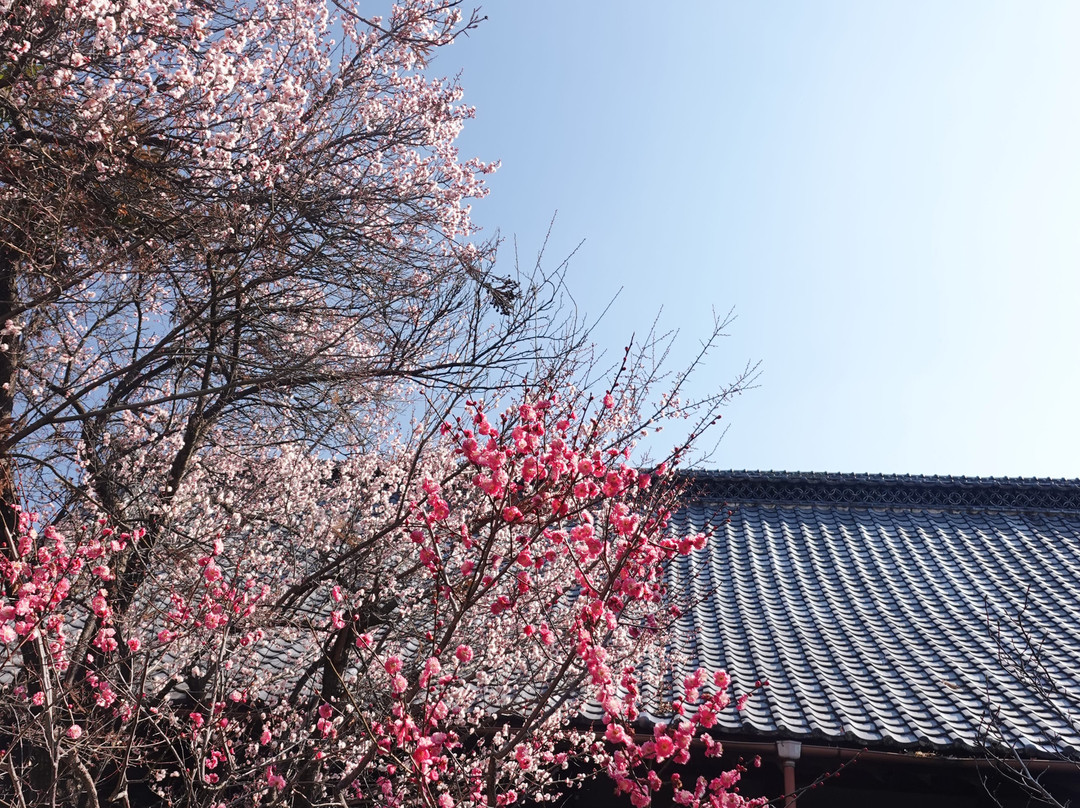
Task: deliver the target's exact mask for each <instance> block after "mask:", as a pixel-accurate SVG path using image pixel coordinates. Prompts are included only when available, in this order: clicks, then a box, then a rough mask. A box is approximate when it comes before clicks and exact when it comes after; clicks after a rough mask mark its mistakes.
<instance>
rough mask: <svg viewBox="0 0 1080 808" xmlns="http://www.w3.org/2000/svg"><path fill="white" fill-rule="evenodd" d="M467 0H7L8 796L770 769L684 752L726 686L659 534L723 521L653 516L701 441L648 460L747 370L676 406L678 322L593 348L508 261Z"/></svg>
mask: <svg viewBox="0 0 1080 808" xmlns="http://www.w3.org/2000/svg"><path fill="white" fill-rule="evenodd" d="M476 22H477V19H476V17H475V16H472V17H466V16H463V15H462V14H461V12H460V10H459V9H458V4H457V3H455V2H440V0H405V2H402V3H400V4H399V5H398V6H395V7H394V8H393V9H392V10H391V12H390V13H389V14H388V15H387V16H386V17H385V18H378V17H371V16H366V15H365V13H364V10H363V9H362V8H361V7H360V5H359V4H354V3H351V2H347V1H346V0H335V2H334V3H333V4H332V5H327V4H325V3H323V2H316V0H290V2H288V3H278V2H275V0H251V1H249V0H244V1H243V2H239V1H237V2H213V0H207V1H206V2H203V1H202V0H200V1H199V2H190V3H189V2H182V1H181V0H162V2H142V1H141V0H139V1H138V2H137V1H136V0H115V1H110V0H0V322H2V323H3V324H4V325H3V331H2V335H0V385H2V386H0V418H2V419H3V420H2V424H3V429H2V430H0V472H2V476H0V507H2V508H3V509H4V510H3V517H4V518H3V522H4V527H5V530H4V531H3V536H2V539H3V545H4V546H3V551H2V553H0V580H2V581H3V587H4V589H3V593H2V602H0V793H2V794H8V795H11V801H12V803H13V804H17V805H20V806H32V805H45V804H48V805H55V804H57V803H61V802H62V803H65V804H67V803H70V804H83V805H88V806H102V805H125V806H133V805H143V804H151V803H152V802H159V801H164V802H165V803H167V804H176V805H191V806H203V805H205V806H221V805H252V804H268V805H269V804H275V805H276V804H289V805H297V806H315V805H330V804H334V805H341V804H346V805H367V804H371V805H376V804H377V805H384V804H385V805H403V806H404V805H410V806H411V805H417V806H439V808H450V806H452V805H487V806H497V805H510V804H515V803H519V802H521V801H522V800H525V799H528V800H530V801H538V800H543V799H546V798H553V797H554V796H555V795H557V794H558V793H559V792H560V791H561V790H563V789H565V788H566V787H568V786H571V785H573V784H575V783H576V782H578V781H579V780H580V779H581V778H583V777H586V776H588V775H589V774H591V773H592V772H594V771H596V770H606V771H607V772H608V774H609V775H610V776H611V778H612V779H613V780H614V783H615V787H616V788H617V790H618V791H620V792H622V793H625V794H627V795H629V799H630V800H631V801H632V802H633V803H634V804H635V805H646V804H649V802H650V800H651V799H652V796H653V795H654V794H655V793H657V792H658V791H660V790H661V789H669V790H670V792H669V796H671V797H672V798H673V799H674V800H675V801H676V802H678V803H679V804H684V805H692V806H696V805H705V804H710V805H739V804H742V800H741V799H740V798H739V797H738V796H737V794H735V793H734V792H733V791H732V789H733V787H734V784H735V782H736V781H737V780H738V771H737V770H736V771H732V772H728V773H726V774H723V775H721V776H718V777H715V778H711V779H709V778H702V779H699V780H696V781H695V782H693V783H690V782H686V783H683V782H682V780H681V779H680V778H679V776H678V774H675V775H672V776H670V777H664V778H661V777H660V775H659V774H658V773H657V770H658V769H659V768H660V767H662V766H664V765H666V764H674V765H676V766H677V765H679V764H682V763H684V762H686V760H687V759H688V755H689V747H690V743H691V740H692V739H693V738H694V737H695V734H696V733H698V731H699V730H701V729H707V728H709V727H710V726H711V725H712V723H713V722H714V721H715V716H716V713H717V711H719V710H721V709H724V708H725V707H726V705H727V699H728V695H727V682H726V680H725V679H724V678H723V677H716V678H715V679H706V678H705V677H704V676H703V675H702V674H701V673H699V672H695V671H684V672H681V673H680V681H681V686H680V687H677V688H675V689H674V690H672V689H671V688H670V687H668V686H667V685H666V684H665V679H664V675H665V674H666V673H668V672H669V670H668V668H667V667H666V666H665V665H663V664H661V663H660V660H661V659H662V658H663V653H662V650H663V626H664V622H665V620H666V619H668V618H669V616H670V610H671V608H672V604H671V603H669V602H668V597H667V593H666V591H665V588H664V581H663V569H664V564H665V562H666V561H668V560H669V559H671V558H672V557H674V556H675V555H676V554H680V553H681V554H685V553H691V552H694V551H695V548H697V547H699V546H700V544H701V543H702V542H703V541H704V540H705V539H704V537H699V538H698V539H696V540H689V541H684V542H674V541H673V540H672V539H670V538H668V537H667V534H666V533H665V524H666V521H667V519H668V517H669V515H670V513H671V511H672V509H673V508H674V507H675V503H676V497H677V494H678V489H677V485H675V484H674V483H673V481H672V477H671V475H670V473H669V470H670V468H671V467H672V465H673V464H675V463H677V462H678V460H679V459H680V457H681V453H682V452H683V451H685V449H686V447H683V448H682V449H680V450H679V451H677V452H676V453H675V454H674V455H673V456H672V457H671V458H669V459H668V462H667V463H663V464H660V465H659V466H655V467H654V466H653V465H648V466H645V465H643V464H642V463H641V462H639V461H637V460H636V459H635V458H634V457H633V454H632V453H633V449H634V445H635V440H637V438H638V437H639V435H640V433H641V431H642V430H643V429H645V428H648V427H649V426H650V425H652V424H654V423H656V422H659V421H663V420H664V419H666V418H671V417H682V416H683V415H686V414H688V413H689V412H695V413H696V414H697V417H699V419H700V421H701V423H702V424H703V425H707V424H708V423H710V422H711V421H713V420H714V418H715V416H716V407H717V406H718V404H719V403H720V402H721V401H722V400H723V398H724V395H723V394H721V395H718V396H717V397H715V398H711V399H709V400H707V401H705V402H702V403H701V405H700V406H699V407H698V408H697V409H693V408H691V409H690V410H687V409H686V408H680V407H679V404H678V398H677V393H678V391H679V386H680V384H681V381H682V378H683V377H682V376H677V377H675V378H674V380H673V381H672V384H671V389H670V390H669V391H668V393H669V395H667V396H666V397H662V398H661V399H659V403H657V404H655V405H653V404H651V402H653V401H654V398H653V396H655V395H656V393H657V385H658V383H659V382H660V381H661V379H660V378H659V377H658V376H657V375H656V373H655V371H654V369H653V368H652V367H651V366H650V365H649V364H648V362H646V361H645V357H647V356H648V355H649V353H650V351H651V350H652V349H653V348H655V345H654V344H652V343H651V342H649V341H646V346H645V348H646V350H643V351H642V352H640V354H635V355H630V354H629V353H628V354H627V358H626V361H625V362H624V363H623V365H622V367H621V368H620V369H618V370H615V371H614V372H613V373H612V374H609V376H607V377H605V378H606V381H602V380H601V381H599V382H598V381H597V380H596V379H595V378H593V373H594V371H593V370H592V366H591V358H590V356H589V355H588V353H587V351H585V349H584V348H583V344H584V342H585V341H586V338H587V332H583V331H582V330H581V329H579V328H577V327H575V325H574V324H573V322H569V323H568V322H567V321H566V320H564V319H561V315H560V313H559V309H558V284H559V276H558V275H556V276H555V277H553V278H550V277H548V278H546V277H544V276H542V275H539V274H537V275H534V276H532V277H529V278H526V279H524V280H523V281H521V280H519V281H511V280H509V279H506V278H500V277H498V276H496V275H495V274H494V273H493V269H492V265H491V259H492V257H493V246H492V245H490V244H483V243H476V242H475V241H474V236H475V232H474V228H473V226H472V225H471V223H470V221H469V215H468V206H467V200H468V199H469V198H474V197H477V196H480V195H482V194H483V193H484V186H483V182H482V177H483V175H484V174H485V173H486V172H488V171H490V170H491V168H492V166H491V165H490V164H485V163H481V162H478V161H475V160H463V159H461V158H460V157H459V155H458V154H457V152H456V150H455V148H454V145H453V143H454V139H455V137H456V135H457V133H458V131H459V130H460V127H461V125H462V123H463V121H464V120H465V119H467V118H468V117H469V116H470V115H471V110H470V109H469V108H467V107H464V106H462V105H461V104H460V103H459V100H460V90H459V88H458V87H457V85H456V84H455V83H454V82H448V81H445V80H438V79H433V78H431V77H430V76H429V75H428V71H427V68H428V65H429V61H430V59H431V57H432V56H433V54H434V53H435V52H436V51H437V50H438V49H439V48H441V47H443V46H445V45H448V44H450V43H451V42H452V41H453V40H454V39H455V38H456V37H457V36H459V35H460V34H461V33H462V32H464V31H468V30H469V29H471V28H472V27H473V26H474V25H475V24H476ZM718 332H719V327H718V329H717V333H718ZM714 337H715V335H714ZM598 378H599V377H598ZM739 383H740V382H739V381H737V382H736V384H735V385H734V388H737V387H738V385H739ZM597 384H600V386H601V387H602V388H603V392H602V393H601V394H600V396H599V398H598V399H594V398H593V397H591V395H590V393H589V390H590V389H593V388H594V387H596V385H597ZM500 391H501V393H500ZM728 392H730V391H728ZM403 407H407V408H411V412H412V413H413V415H414V418H413V421H412V425H411V426H409V427H403V426H402V425H403V424H404V423H406V422H407V420H408V419H407V418H406V416H405V412H406V410H405V409H403ZM496 413H497V415H496ZM639 467H640V468H639ZM644 468H647V469H649V470H647V471H643V470H642V469H644ZM646 658H648V659H653V660H656V663H655V664H652V665H648V666H644V665H642V663H641V660H642V659H646ZM645 707H649V709H650V710H651V714H656V715H660V714H663V715H666V716H668V718H667V719H665V720H664V721H662V722H660V723H656V724H655V725H654V726H653V729H652V731H651V734H650V735H649V737H647V738H646V737H643V736H642V735H641V734H640V732H639V730H640V725H639V723H638V719H639V718H640V717H641V711H642V710H643V709H644V708H645ZM587 717H591V718H592V719H594V720H593V721H591V722H590V721H586V720H585V719H586V718H587ZM706 743H707V747H708V750H709V752H708V753H709V754H715V753H717V752H718V746H717V745H716V744H715V743H714V742H713V741H711V740H708V739H707V740H706ZM5 799H7V798H6V797H5Z"/></svg>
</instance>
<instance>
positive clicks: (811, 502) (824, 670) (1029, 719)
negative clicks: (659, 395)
mask: <svg viewBox="0 0 1080 808" xmlns="http://www.w3.org/2000/svg"><path fill="white" fill-rule="evenodd" d="M691 480H692V484H693V491H694V496H693V499H692V500H691V501H690V504H688V505H687V506H686V508H685V509H684V510H682V511H681V512H680V513H679V514H677V516H676V517H675V519H674V522H673V528H674V530H675V532H676V533H678V534H680V535H682V534H691V535H693V534H696V533H699V532H702V531H706V532H708V531H712V532H713V536H712V538H711V540H710V541H709V543H708V545H707V547H706V548H705V549H704V550H701V551H698V552H695V553H694V554H693V555H691V556H689V557H685V558H682V559H680V560H679V562H678V563H677V564H675V565H674V566H673V567H672V568H671V570H670V582H671V585H672V591H673V593H674V594H675V596H676V598H678V599H681V600H682V602H683V604H684V606H685V608H686V612H685V614H684V616H683V617H682V618H681V619H680V620H679V621H678V624H677V626H676V630H675V632H674V636H673V638H672V639H673V643H674V646H675V648H676V650H678V651H680V652H682V653H684V654H685V655H686V658H687V659H686V664H687V667H688V668H693V667H696V666H698V665H700V666H702V667H705V668H708V669H710V670H719V669H726V670H728V672H729V673H730V674H731V675H732V678H733V681H734V690H735V691H736V692H744V691H746V690H748V689H750V688H752V687H753V684H754V682H755V680H758V679H767V680H768V681H769V685H768V687H766V688H765V689H764V690H763V691H762V692H761V693H760V694H758V695H755V696H754V697H753V698H752V699H751V700H750V701H749V703H748V704H747V707H746V709H745V710H744V711H743V712H742V713H737V712H736V711H734V710H731V711H725V715H724V716H723V719H722V722H723V723H722V727H721V729H722V731H724V732H726V733H734V734H738V735H764V736H768V737H786V738H794V739H801V740H804V741H814V740H816V741H818V742H825V743H840V744H857V745H859V746H863V745H866V746H871V747H877V748H909V749H918V748H922V749H936V750H938V751H953V752H963V751H968V752H970V751H971V750H974V749H977V748H978V747H979V746H980V743H981V740H982V738H983V737H984V733H985V730H986V728H987V725H988V724H987V722H988V721H990V719H991V716H992V715H993V716H996V718H994V720H993V723H994V725H995V726H996V727H997V728H998V730H999V731H1000V733H1001V737H1003V738H1004V740H1005V742H1006V743H1007V744H1008V745H1010V746H1012V747H1015V748H1017V749H1020V750H1022V752H1023V753H1025V754H1028V755H1033V756H1039V757H1048V756H1057V755H1061V754H1065V755H1069V756H1074V757H1080V732H1078V731H1080V481H1061V480H1027V479H1025V480H1012V479H1010V480H987V479H970V478H957V477H898V476H878V475H839V474H786V473H776V472H764V473H763V472H699V473H694V474H692V475H691ZM1021 631H1023V632H1026V633H1027V634H1028V635H1029V636H1030V638H1031V639H1033V641H1034V642H1035V643H1036V644H1037V645H1038V648H1039V653H1038V661H1039V662H1040V664H1041V665H1042V666H1043V667H1044V670H1045V674H1046V677H1045V678H1044V679H1043V680H1042V682H1041V684H1040V683H1039V682H1033V681H1022V679H1025V678H1027V677H1018V676H1017V675H1015V674H1014V671H1012V670H1011V669H1010V667H1009V666H1008V665H1005V664H1003V663H1002V658H1001V647H1002V645H1004V646H1015V645H1016V644H1018V643H1020V642H1021V641H1022V639H1021V633H1020V632H1021ZM1051 683H1052V685H1053V686H1054V687H1056V688H1057V691H1056V692H1055V693H1054V694H1053V695H1048V694H1047V693H1045V692H1039V691H1040V688H1041V687H1045V686H1046V685H1048V684H1051ZM1070 719H1071V720H1070Z"/></svg>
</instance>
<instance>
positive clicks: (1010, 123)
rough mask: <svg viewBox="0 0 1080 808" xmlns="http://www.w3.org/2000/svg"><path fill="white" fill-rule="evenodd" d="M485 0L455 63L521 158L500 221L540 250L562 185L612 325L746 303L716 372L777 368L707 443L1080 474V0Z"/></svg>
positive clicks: (845, 462)
mask: <svg viewBox="0 0 1080 808" xmlns="http://www.w3.org/2000/svg"><path fill="white" fill-rule="evenodd" d="M483 13H485V14H486V15H487V16H488V18H489V19H488V21H487V22H486V23H484V24H483V25H482V26H481V28H480V29H479V30H478V31H476V32H475V33H474V34H473V35H472V36H471V37H469V38H468V39H467V40H464V41H463V42H461V43H460V44H458V45H455V46H454V47H453V48H452V49H450V50H449V51H447V52H446V53H445V54H443V55H442V56H440V59H439V61H438V63H437V65H436V68H437V70H438V71H439V72H455V71H456V70H457V69H459V68H460V69H462V71H463V72H462V83H463V85H464V87H465V91H466V101H467V102H468V103H471V104H474V105H475V106H476V107H477V118H476V120H475V121H472V122H470V124H469V126H468V127H467V131H466V133H465V134H464V135H463V137H462V140H461V146H462V150H463V152H464V153H465V154H466V155H467V156H472V155H476V156H480V157H483V158H485V159H492V158H499V159H501V160H502V161H503V166H502V168H501V170H500V171H499V172H498V174H496V175H495V176H494V177H492V179H491V188H492V193H491V196H490V197H489V199H487V200H484V201H483V202H481V203H479V204H478V205H476V206H475V213H476V219H477V221H478V222H479V223H480V224H481V225H483V226H484V228H485V229H486V230H487V231H489V232H490V231H493V230H495V229H500V230H501V231H502V233H503V235H504V236H508V237H511V236H516V238H517V241H518V245H519V248H520V251H521V253H522V256H523V258H524V260H526V261H528V260H529V259H530V257H531V256H533V255H534V254H535V251H536V249H537V247H538V246H539V244H540V242H541V240H542V237H543V234H544V231H545V230H546V228H547V224H548V221H549V219H550V218H551V216H552V215H553V214H554V212H555V211H556V210H557V211H558V219H557V222H556V227H555V233H554V237H553V240H552V243H551V246H550V248H549V250H550V255H551V256H552V257H553V258H561V257H562V256H563V255H564V254H566V253H567V252H569V251H570V250H571V249H572V248H573V247H574V246H575V245H576V244H577V242H578V241H580V240H582V239H584V240H585V244H584V246H583V248H582V250H581V251H580V252H579V253H578V255H577V256H576V257H575V258H574V260H573V262H572V264H571V271H570V283H571V288H572V290H573V292H574V294H575V297H576V299H577V300H578V302H579V304H580V305H581V307H583V308H584V309H586V310H587V311H589V312H594V313H598V312H599V311H600V310H601V309H602V308H603V307H604V305H605V303H606V302H607V300H608V299H609V298H610V297H611V296H612V295H613V294H614V293H615V292H616V291H618V290H619V289H620V288H621V289H622V290H623V291H622V294H621V295H620V297H619V300H618V302H617V304H616V306H615V307H614V309H613V311H612V312H611V313H610V314H609V315H608V319H607V320H606V322H605V325H604V327H603V328H602V329H601V331H600V333H599V339H600V340H601V341H602V342H603V343H605V344H606V345H608V346H609V347H610V348H611V349H612V350H613V351H618V350H619V349H620V347H621V346H622V344H623V342H624V341H625V339H626V337H627V336H628V335H629V334H630V333H631V332H632V331H635V330H636V331H639V332H640V331H641V330H643V329H645V328H647V327H648V325H649V323H650V322H651V320H652V318H653V316H654V315H655V313H656V311H657V310H658V309H659V308H661V307H662V308H663V310H664V314H663V322H664V323H665V324H667V325H669V326H673V327H679V328H680V329H681V339H680V343H679V344H680V346H681V348H682V351H683V354H684V356H685V357H686V358H688V357H689V356H690V354H691V353H692V352H693V351H694V350H695V348H696V345H697V339H698V338H700V336H702V335H703V334H704V333H706V332H707V330H708V327H709V324H710V323H711V312H712V310H713V309H714V308H715V309H716V310H718V311H720V312H721V313H723V312H726V311H727V310H728V309H729V308H731V307H734V309H735V312H736V314H737V316H738V320H737V321H736V323H735V324H734V326H733V327H732V329H731V336H730V338H728V339H727V340H726V341H725V343H724V344H723V346H722V352H721V353H720V354H718V355H717V357H716V359H715V360H714V361H713V362H712V364H711V365H710V368H709V375H708V378H702V379H701V380H700V381H701V383H702V385H703V387H702V388H699V390H703V389H704V388H705V387H707V386H708V385H709V384H719V383H721V382H723V381H724V380H725V379H728V378H730V377H731V376H732V375H733V374H734V373H735V372H736V371H737V370H738V369H739V368H741V367H742V366H743V365H744V364H745V363H746V362H747V360H761V362H762V370H763V373H762V376H761V379H760V386H759V387H758V389H756V390H753V391H751V392H749V393H747V394H745V395H744V396H742V397H741V398H739V399H738V400H736V401H735V402H734V403H733V404H732V405H731V406H730V407H729V408H728V410H727V412H726V414H725V421H727V422H729V423H728V427H729V430H728V433H727V435H726V437H725V439H724V441H723V442H722V444H721V446H720V449H719V452H718V454H717V455H716V456H715V457H714V459H713V461H712V463H711V464H712V465H714V466H716V467H721V468H749V469H778V470H779V469H783V470H790V471H794V470H800V471H845V472H886V473H891V472H895V473H912V474H965V475H981V476H1039V477H1048V476H1049V477H1080V413H1078V406H1077V403H1078V394H1080V384H1078V364H1080V363H1078V361H1077V358H1076V357H1077V350H1078V348H1080V316H1078V312H1077V308H1078V304H1080V272H1078V270H1080V46H1078V43H1080V3H1077V2H1075V0H1065V1H1064V2H1050V0H1039V2H1020V1H1019V0H1017V2H994V1H993V0H978V1H977V2H960V1H959V0H950V1H949V2H939V0H932V1H930V0H928V1H926V2H919V1H918V0H915V1H913V0H901V1H898V2H886V0H873V2H869V1H868V0H848V1H847V2H826V1H825V0H812V2H811V0H804V1H802V2H783V3H781V2H777V1H775V0H774V1H773V2H764V1H758V0H753V1H752V0H745V1H744V2H738V3H734V2H706V1H705V0H701V1H700V2H679V3H655V2H650V3H644V2H638V1H637V0H618V2H616V1H615V0H588V2H585V1H584V0H579V1H578V2H567V1H566V0H542V1H541V0H490V2H488V3H487V4H486V5H485V6H484V7H483ZM510 258H511V254H510V250H507V251H506V254H505V259H506V260H508V261H509V260H510Z"/></svg>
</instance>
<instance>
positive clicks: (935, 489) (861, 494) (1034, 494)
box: [682, 470, 1080, 512]
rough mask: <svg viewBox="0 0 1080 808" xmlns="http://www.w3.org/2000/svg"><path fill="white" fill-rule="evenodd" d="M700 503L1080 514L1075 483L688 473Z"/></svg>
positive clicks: (1079, 482)
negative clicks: (763, 503) (707, 501)
mask: <svg viewBox="0 0 1080 808" xmlns="http://www.w3.org/2000/svg"><path fill="white" fill-rule="evenodd" d="M682 474H684V475H685V476H686V477H687V478H688V479H689V480H690V484H691V490H692V494H693V496H695V497H696V498H699V499H703V500H709V501H722V502H728V503H736V502H772V503H784V504H807V505H815V504H820V505H843V506H863V507H906V508H934V509H949V510H951V509H993V510H1030V511H1043V512H1062V511H1067V512H1072V511H1078V512H1080V480H1063V479H1049V478H1031V477H1004V478H1000V477H999V478H994V477H953V476H936V475H934V476H922V475H909V474H903V475H901V474H839V473H833V472H778V471H734V470H732V471H726V470H691V471H684V472H682Z"/></svg>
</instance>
